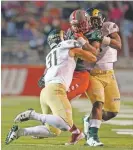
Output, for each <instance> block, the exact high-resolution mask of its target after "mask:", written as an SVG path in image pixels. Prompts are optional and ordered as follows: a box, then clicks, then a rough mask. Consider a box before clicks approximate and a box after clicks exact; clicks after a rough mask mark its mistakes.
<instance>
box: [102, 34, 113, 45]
mask: <svg viewBox="0 0 133 150" xmlns="http://www.w3.org/2000/svg"><path fill="white" fill-rule="evenodd" d="M110 42H111V38H110V37H106V36H104V37H103V40H102V44H104V45H109V44H110Z"/></svg>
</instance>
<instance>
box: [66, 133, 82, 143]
mask: <svg viewBox="0 0 133 150" xmlns="http://www.w3.org/2000/svg"><path fill="white" fill-rule="evenodd" d="M83 138H85V136H84V133H83V132H80V133H79V134H72V136H71V140H70V142H68V143H65V145H67V146H68V145H75V144H76V143H77V142H78V141H79V140H81V139H83Z"/></svg>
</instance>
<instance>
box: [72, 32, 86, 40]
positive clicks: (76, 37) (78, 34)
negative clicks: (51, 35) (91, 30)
mask: <svg viewBox="0 0 133 150" xmlns="http://www.w3.org/2000/svg"><path fill="white" fill-rule="evenodd" d="M74 37H75V39H78V38H80V37H84V35H83V33H82V32H80V33H74Z"/></svg>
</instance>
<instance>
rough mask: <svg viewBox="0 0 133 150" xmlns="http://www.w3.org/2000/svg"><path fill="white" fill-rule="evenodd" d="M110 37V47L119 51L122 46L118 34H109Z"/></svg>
mask: <svg viewBox="0 0 133 150" xmlns="http://www.w3.org/2000/svg"><path fill="white" fill-rule="evenodd" d="M110 37H111V41H110V46H112V47H115V48H117V49H119V50H120V49H121V46H122V44H121V38H120V36H119V34H118V33H117V32H114V33H112V34H110Z"/></svg>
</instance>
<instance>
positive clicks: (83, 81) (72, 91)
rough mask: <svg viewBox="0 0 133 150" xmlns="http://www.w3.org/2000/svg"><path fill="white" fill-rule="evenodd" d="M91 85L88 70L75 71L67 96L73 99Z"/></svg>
mask: <svg viewBox="0 0 133 150" xmlns="http://www.w3.org/2000/svg"><path fill="white" fill-rule="evenodd" d="M88 86H89V73H88V71H75V72H74V75H73V80H72V82H71V85H70V88H69V91H68V92H67V97H68V99H69V100H70V101H71V100H72V99H74V98H75V97H76V96H79V95H81V94H83V93H84V92H85V91H86V90H87V88H88Z"/></svg>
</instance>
